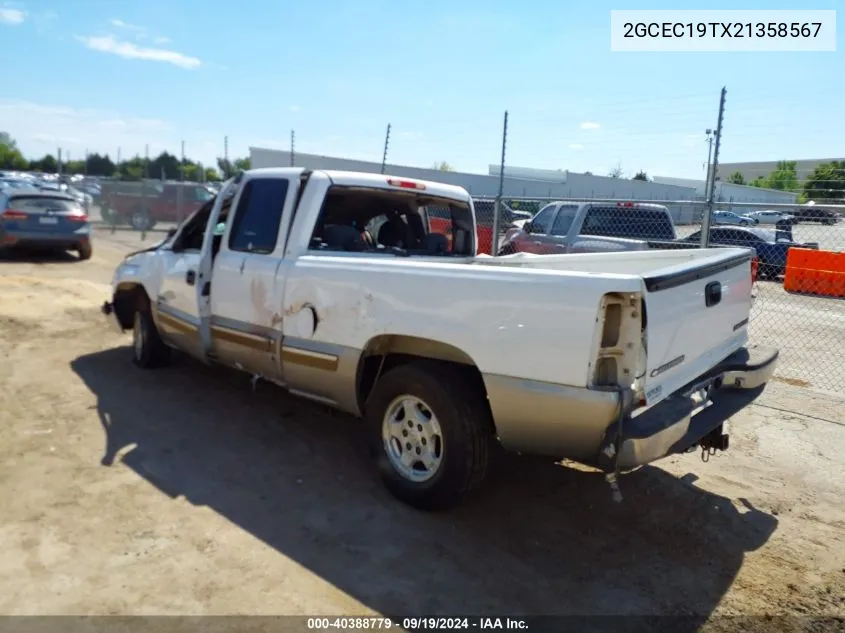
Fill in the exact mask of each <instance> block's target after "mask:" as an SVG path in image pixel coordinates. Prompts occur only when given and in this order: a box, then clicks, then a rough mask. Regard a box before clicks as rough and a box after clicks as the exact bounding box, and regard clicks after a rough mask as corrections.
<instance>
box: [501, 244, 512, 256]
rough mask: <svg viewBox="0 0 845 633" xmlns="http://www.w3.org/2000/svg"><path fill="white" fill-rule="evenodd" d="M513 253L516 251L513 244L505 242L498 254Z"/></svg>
mask: <svg viewBox="0 0 845 633" xmlns="http://www.w3.org/2000/svg"><path fill="white" fill-rule="evenodd" d="M514 253H516V249H515V248H514V247H513V244H505V245H504V246H502V248H500V249H499V255H513V254H514Z"/></svg>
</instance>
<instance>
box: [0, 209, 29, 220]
mask: <svg viewBox="0 0 845 633" xmlns="http://www.w3.org/2000/svg"><path fill="white" fill-rule="evenodd" d="M28 217H29V214H28V213H27V212H26V211H16V210H15V209H6V210H5V211H3V213H2V214H0V218H3V219H4V220H26V219H27V218H28Z"/></svg>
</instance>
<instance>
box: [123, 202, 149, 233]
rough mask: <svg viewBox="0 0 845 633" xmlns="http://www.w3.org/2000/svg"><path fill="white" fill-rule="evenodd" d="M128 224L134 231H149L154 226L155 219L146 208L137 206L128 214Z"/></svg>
mask: <svg viewBox="0 0 845 633" xmlns="http://www.w3.org/2000/svg"><path fill="white" fill-rule="evenodd" d="M129 226H131V227H132V228H133V229H135V230H136V231H149V230H150V229H152V228H153V227H154V226H155V221H154V220H153V219H152V218H151V217H150V214H149V212H148V211H147V210H145V209H142V208H141V207H138V208H136V209H135V210H134V211H133V212H132V215H130V216H129Z"/></svg>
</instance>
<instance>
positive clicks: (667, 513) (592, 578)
mask: <svg viewBox="0 0 845 633" xmlns="http://www.w3.org/2000/svg"><path fill="white" fill-rule="evenodd" d="M121 235H122V234H120V233H118V234H116V235H114V236H112V235H108V234H102V235H98V236H97V237H98V239H97V241H96V242H95V254H94V257H93V258H92V259H91V260H89V261H86V262H78V261H76V260H75V259H74V258H73V257H72V256H67V257H63V258H53V259H51V260H46V261H45V260H33V261H25V260H19V259H6V260H4V261H2V262H0V357H2V361H3V362H2V363H0V381H2V385H3V389H2V392H0V482H2V486H0V508H2V516H3V521H2V524H0V543H2V545H3V547H2V548H0V613H3V614H34V613H40V614H152V613H165V614H227V613H243V614H326V613H334V614H340V613H343V614H359V613H360V614H365V613H394V614H396V613H400V614H408V615H410V614H423V613H428V614H431V613H440V614H450V613H451V614H454V613H475V614H479V613H480V614H487V615H494V614H510V615H514V614H604V615H609V614H625V615H632V614H652V615H654V614H684V615H694V616H697V617H694V618H691V619H689V620H683V621H681V623H679V624H678V626H677V627H676V630H678V631H681V632H683V631H686V630H689V631H693V630H698V628H699V626H700V624H701V619H702V618H704V617H706V616H709V615H711V614H725V615H737V614H741V615H761V614H772V615H777V614H789V615H796V616H807V615H828V616H831V615H839V616H842V615H845V539H843V533H845V505H843V503H842V499H843V493H844V492H845V474H843V468H842V454H843V452H845V406H843V404H845V401H843V400H842V399H838V398H836V397H834V396H832V395H830V394H825V393H820V392H817V391H814V390H812V389H807V388H796V387H793V386H789V385H785V384H779V383H773V384H771V385H770V386H769V387H768V389H767V390H766V391H765V392H764V394H763V395H762V396H761V398H760V399H759V400H758V401H757V402H756V403H755V404H753V405H751V406H749V407H748V408H747V409H745V410H743V411H742V412H741V413H739V414H738V415H736V416H735V417H734V418H733V420H732V427H731V432H732V436H731V450H729V451H728V452H726V453H724V454H721V455H719V456H716V457H713V458H712V459H711V461H710V462H709V463H706V464H705V463H702V462H701V461H700V459H699V457H698V455H695V454H691V455H685V456H679V457H673V458H670V459H667V460H664V461H663V462H661V463H660V465H659V467H647V468H643V469H641V470H639V471H637V472H636V473H633V474H631V475H629V476H627V477H625V478H624V479H623V480H622V491H623V493H624V495H625V500H624V502H623V503H622V504H619V505H617V504H614V503H613V502H612V501H611V497H610V492H609V490H608V488H607V487H606V485H605V483H604V482H603V480H602V479H601V478H600V477H599V476H597V475H595V474H593V473H587V472H582V471H580V470H575V469H570V468H564V467H561V466H557V465H554V464H551V463H548V462H545V461H541V460H533V459H526V458H518V457H510V458H507V459H506V460H505V461H504V463H502V465H501V467H500V468H499V469H498V471H497V472H496V473H495V475H494V477H493V479H492V480H491V482H490V485H489V486H488V487H487V488H486V489H485V490H484V491H483V492H482V493H481V494H480V495H478V497H476V498H475V499H473V500H472V501H471V502H469V503H468V504H467V505H466V506H463V507H461V508H459V509H458V510H456V511H454V512H450V513H447V514H436V515H425V514H420V513H417V512H414V511H412V510H410V509H408V508H406V507H404V506H401V505H399V504H398V503H397V502H395V501H394V500H393V499H392V498H391V497H389V496H388V495H387V493H386V492H384V491H383V489H382V488H381V486H380V485H379V484H378V483H377V482H376V481H375V479H374V477H373V475H372V473H371V470H370V467H369V465H368V463H367V461H366V459H365V458H364V456H363V452H362V450H361V440H360V436H359V434H358V427H357V423H356V421H354V420H352V419H350V418H348V417H346V416H342V415H339V414H334V413H332V412H329V411H327V410H325V409H323V408H320V407H318V406H315V405H313V404H310V403H307V402H304V401H301V400H298V399H295V398H293V397H290V396H288V395H286V394H285V393H284V392H282V391H281V390H280V389H278V388H276V387H272V386H269V385H266V384H259V386H258V388H257V390H256V391H255V392H253V391H252V389H251V388H250V385H249V380H248V378H247V377H244V376H242V375H237V374H234V373H232V372H229V371H226V370H220V369H214V368H210V367H206V366H204V365H201V364H199V363H195V362H192V361H189V360H184V361H181V362H180V363H178V364H177V365H176V366H174V367H171V368H168V369H164V370H161V371H156V372H143V371H141V370H138V369H136V368H135V367H134V366H133V365H132V363H131V361H130V358H131V354H130V351H129V349H128V343H129V340H128V336H127V335H118V334H116V333H114V332H113V331H112V330H110V329H109V328H108V327H107V325H106V324H105V322H104V319H103V318H102V315H101V314H100V313H99V311H98V307H99V305H100V303H101V302H102V301H103V300H104V299H105V298H106V297H107V295H108V291H109V287H108V282H109V280H110V278H111V275H112V272H113V270H114V266H115V265H116V263H117V262H118V261H119V259H120V257H121V256H122V254H123V253H125V252H126V251H128V250H129V248H130V247H136V245H138V244H139V241H138V238H137V237H135V236H133V235H131V234H128V235H129V237H126V236H121ZM838 331H839V332H840V337H841V330H838ZM840 341H841V338H840ZM840 344H841V343H840ZM837 464H839V466H837ZM795 622H797V623H798V626H799V628H807V627H805V626H804V624H806V625H807V626H809V620H806V619H798V620H795ZM802 623H804V624H802Z"/></svg>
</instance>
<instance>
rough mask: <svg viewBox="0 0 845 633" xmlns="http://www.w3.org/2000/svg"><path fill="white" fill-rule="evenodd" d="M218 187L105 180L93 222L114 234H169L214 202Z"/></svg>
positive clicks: (165, 181)
mask: <svg viewBox="0 0 845 633" xmlns="http://www.w3.org/2000/svg"><path fill="white" fill-rule="evenodd" d="M216 192H217V189H216V186H215V185H210V184H208V183H201V182H181V181H171V180H150V179H145V180H141V181H121V180H104V181H101V182H100V183H99V193H98V196H97V198H96V200H95V201H94V203H93V204H92V212H91V214H90V215H91V221H92V223H93V224H94V225H95V226H97V225H99V226H107V227H108V228H109V229H110V231H111V232H112V233H114V232H116V231H117V230H119V229H130V230H134V231H138V232H139V233H140V239H141V240H144V239H146V233H148V232H150V231H168V230H169V229H171V228H174V227H176V226H178V225H179V224H180V223H181V222H182V221H183V220H185V218H187V217H188V216H190V215H191V214H192V213H193V212H194V211H196V210H197V209H199V208H200V207H201V206H202V205H203V204H205V203H206V202H208V201H209V200H211V199H212V198H213V197H214V196H215V194H216Z"/></svg>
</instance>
